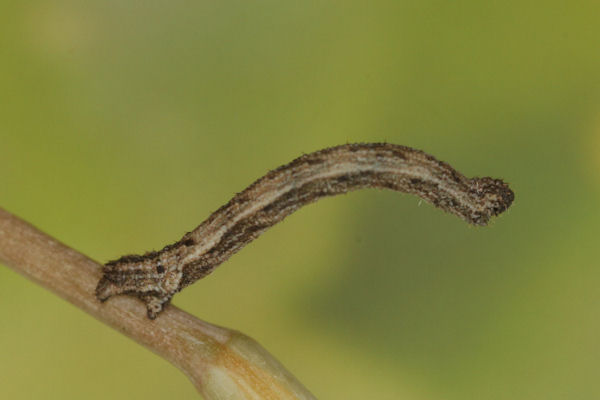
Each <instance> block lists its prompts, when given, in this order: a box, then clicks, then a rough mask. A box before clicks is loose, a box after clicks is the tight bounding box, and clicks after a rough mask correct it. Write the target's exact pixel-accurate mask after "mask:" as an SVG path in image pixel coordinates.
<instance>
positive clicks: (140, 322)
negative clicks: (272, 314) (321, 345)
mask: <svg viewBox="0 0 600 400" xmlns="http://www.w3.org/2000/svg"><path fill="white" fill-rule="evenodd" d="M0 262H2V263H3V264H5V265H7V266H9V267H11V268H12V269H14V270H15V271H17V272H19V273H20V274H22V275H24V276H25V277H27V278H29V279H31V280H33V281H34V282H36V283H38V284H39V285H41V286H43V287H45V288H46V289H49V290H51V291H52V292H54V293H55V294H57V295H58V296H60V297H62V298H64V299H65V300H67V301H69V302H70V303H72V304H74V305H75V306H77V307H79V308H81V309H82V310H84V311H86V312H87V313H88V314H91V315H92V316H93V317H95V318H97V319H98V320H100V321H102V322H104V323H106V324H107V325H110V326H111V327H113V328H114V329H116V330H118V331H119V332H121V333H123V334H125V335H127V336H129V337H130V338H132V339H133V340H135V341H136V342H138V343H140V344H142V345H144V346H146V347H147V348H148V349H150V350H152V351H153V352H155V353H157V354H158V355H160V356H161V357H163V358H165V359H166V360H168V361H169V362H171V363H172V364H173V365H175V366H176V367H178V368H179V369H180V370H182V371H183V372H184V373H185V374H186V375H187V376H188V377H189V378H190V380H191V381H192V383H193V384H194V385H195V387H196V389H197V390H198V391H199V392H200V393H201V394H202V395H203V396H204V398H205V399H206V400H212V399H223V398H227V399H232V400H233V399H255V400H259V399H273V400H275V399H290V400H292V399H306V400H308V399H315V397H314V396H313V395H312V394H311V393H310V392H308V390H307V389H305V388H304V387H303V386H302V384H300V383H299V382H298V381H297V380H296V379H295V378H294V377H293V376H292V375H291V374H290V373H289V372H288V371H286V370H285V368H284V367H283V366H282V365H281V364H280V363H279V362H278V361H276V360H275V359H274V358H273V357H272V356H271V355H270V354H269V353H268V352H267V351H266V350H264V349H263V348H262V347H261V346H260V345H259V344H258V343H256V342H255V341H254V340H252V339H251V338H249V337H247V336H245V335H243V334H242V333H239V332H237V331H233V330H229V329H226V328H222V327H218V326H214V325H211V324H209V323H207V322H204V321H201V320H199V319H197V318H195V317H193V316H192V315H190V314H188V313H186V312H184V311H182V310H180V309H178V308H177V307H174V306H171V307H167V308H166V309H165V311H164V312H163V314H162V315H161V318H158V319H156V320H155V321H150V320H149V319H148V318H146V314H145V313H144V311H143V310H144V305H143V303H141V302H140V301H138V300H136V299H134V298H132V297H128V296H121V297H117V298H115V299H114V300H113V301H110V302H107V303H105V304H101V303H100V302H99V301H98V299H97V298H96V297H95V295H94V290H95V288H96V284H97V283H98V280H99V279H100V277H101V268H102V266H101V265H100V264H98V263H97V262H95V261H93V260H91V259H90V258H88V257H86V256H85V255H83V254H81V253H79V252H77V251H75V250H73V249H71V248H69V247H67V246H65V245H64V244H62V243H60V242H58V241H57V240H56V239H53V238H52V237H50V236H48V235H46V234H45V233H43V232H41V231H39V230H38V229H36V228H35V227H33V226H32V225H30V224H29V223H27V222H25V221H23V220H21V219H20V218H18V217H16V216H14V215H12V214H10V213H8V212H7V211H5V210H3V209H2V208H0Z"/></svg>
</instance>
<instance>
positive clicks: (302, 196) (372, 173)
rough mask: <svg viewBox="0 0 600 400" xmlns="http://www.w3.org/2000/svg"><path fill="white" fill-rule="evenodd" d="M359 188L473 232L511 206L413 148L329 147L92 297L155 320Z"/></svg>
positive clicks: (266, 179) (501, 190) (107, 272)
mask: <svg viewBox="0 0 600 400" xmlns="http://www.w3.org/2000/svg"><path fill="white" fill-rule="evenodd" d="M363 188H379V189H391V190H396V191H399V192H405V193H411V194H414V195H417V196H419V197H421V198H422V199H424V200H426V201H428V202H429V203H431V204H433V205H434V206H436V207H438V208H441V209H442V210H444V211H447V212H449V213H452V214H455V215H457V216H458V217H460V218H462V219H463V220H465V221H467V222H468V223H470V224H473V225H486V224H487V223H488V222H489V220H490V218H491V217H493V216H496V215H498V214H500V213H502V212H503V211H505V210H506V209H507V208H508V207H509V206H510V205H511V204H512V202H513V200H514V193H513V192H512V191H511V190H510V188H509V187H508V185H507V184H506V183H504V182H503V181H501V180H499V179H493V178H489V177H485V178H470V179H469V178H466V177H465V176H464V175H462V174H461V173H460V172H458V171H456V170H455V169H453V168H452V167H451V166H450V165H448V164H447V163H445V162H442V161H438V160H437V159H435V158H434V157H432V156H430V155H428V154H426V153H424V152H422V151H420V150H415V149H412V148H410V147H405V146H399V145H393V144H388V143H359V144H346V145H341V146H336V147H331V148H327V149H323V150H320V151H317V152H314V153H310V154H305V155H303V156H301V157H298V158H297V159H295V160H294V161H292V162H290V163H289V164H286V165H283V166H281V167H279V168H277V169H274V170H272V171H270V172H269V173H267V174H266V175H265V176H263V177H262V178H260V179H258V180H257V181H255V182H254V183H253V184H252V185H250V186H249V187H248V188H246V189H245V190H244V191H242V192H240V193H238V194H237V195H235V196H234V197H233V198H232V199H231V200H230V201H229V202H228V203H227V204H225V205H224V206H223V207H221V208H219V209H218V210H217V211H215V212H214V213H212V214H211V215H210V216H209V217H208V219H207V220H206V221H204V222H203V223H202V224H200V226H198V227H197V228H196V229H194V230H193V231H191V232H189V233H187V234H186V235H185V236H184V237H183V238H182V239H181V240H179V241H178V242H176V243H173V244H171V245H168V246H166V247H165V248H163V249H162V250H160V251H152V252H148V253H146V254H144V255H126V256H123V257H121V258H119V259H118V260H114V261H110V262H108V263H106V265H105V266H104V268H103V273H104V275H103V277H102V279H101V280H100V282H99V283H98V286H97V288H96V296H97V297H98V299H100V300H101V301H105V300H107V299H108V298H109V297H111V296H114V295H118V294H129V295H132V296H136V297H138V298H140V299H141V300H142V301H144V302H145V303H146V306H147V309H148V317H149V318H150V319H154V318H156V316H157V315H158V314H159V313H160V312H161V311H162V309H163V307H164V306H165V305H166V304H168V303H169V301H170V300H171V298H172V297H173V295H174V294H175V293H177V292H179V291H180V290H181V289H183V288H185V287H186V286H188V285H190V284H192V283H194V282H195V281H197V280H198V279H201V278H203V277H205V276H206V275H208V274H210V273H211V272H212V271H213V270H214V269H215V268H216V267H217V266H218V265H220V264H221V263H223V262H224V261H225V260H227V259H228V258H229V257H231V256H232V255H233V254H235V253H236V252H237V251H239V250H240V249H241V248H242V247H244V246H245V245H246V244H248V243H250V242H251V241H252V240H254V239H256V238H257V237H258V236H260V235H261V234H262V233H263V232H264V231H266V230H267V229H268V228H270V227H271V226H273V225H275V224H276V223H278V222H279V221H281V220H283V219H284V218H285V217H286V216H288V215H290V214H291V213H293V212H294V211H296V210H297V209H299V208H300V207H302V206H304V205H306V204H309V203H312V202H315V201H317V200H319V199H320V198H322V197H326V196H334V195H337V194H342V193H347V192H350V191H353V190H358V189H363Z"/></svg>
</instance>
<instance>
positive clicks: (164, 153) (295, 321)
mask: <svg viewBox="0 0 600 400" xmlns="http://www.w3.org/2000/svg"><path fill="white" fill-rule="evenodd" d="M599 22H600V3H598V2H597V1H595V0H588V1H572V2H565V1H546V2H540V1H532V0H525V1H523V0H519V1H504V2H495V1H494V2H488V1H483V2H482V1H475V0H471V1H442V0H437V1H372V2H358V1H345V2H318V1H307V2H302V1H284V2H282V1H253V2H250V1H210V2H209V1H199V2H194V1H182V0H176V1H170V2H161V1H139V0H138V1H131V0H118V1H116V0H104V1H86V2H80V1H65V0H53V1H27V2H23V1H8V0H3V1H2V2H1V3H0V200H1V202H0V206H1V207H4V208H5V209H7V210H8V211H10V212H12V213H15V214H17V215H19V216H21V217H23V218H25V219H26V220H28V221H30V222H32V223H33V224H35V225H36V226H38V227H39V228H41V229H42V230H44V231H46V232H48V233H50V234H51V235H53V236H55V237H57V238H58V239H60V240H61V241H63V242H65V243H67V244H69V245H70V246H72V247H74V248H76V249H78V250H80V251H82V252H83V253H85V254H87V255H89V256H91V257H92V258H94V259H96V260H98V261H101V262H104V261H106V260H108V259H113V258H115V257H118V256H120V255H122V254H124V253H130V252H143V251H146V250H151V249H159V248H161V247H162V246H163V245H165V244H167V243H170V242H172V241H174V240H176V239H179V238H180V237H181V235H182V234H183V233H184V232H186V231H188V230H190V229H192V228H194V227H195V226H196V225H197V224H198V223H199V222H201V221H202V220H203V219H204V218H205V217H207V216H208V215H209V213H210V212H212V211H213V210H215V209H216V208H218V207H219V206H220V205H221V204H223V203H225V202H226V201H227V200H228V199H229V198H230V197H231V196H232V195H233V194H234V193H235V192H237V191H240V190H242V189H243V188H244V187H245V186H246V185H248V184H249V183H251V182H252V181H253V180H254V179H256V178H258V177H259V176H261V175H262V174H263V173H265V172H266V171H267V170H269V169H271V168H274V167H276V166H278V165H280V164H283V163H285V162H288V161H290V160H291V159H292V158H294V157H296V156H298V155H300V154H302V153H303V152H310V151H314V150H317V149H320V148H323V147H327V146H331V145H336V144H342V143H346V142H358V141H388V142H392V143H398V144H404V145H408V146H412V147H416V148H419V149H423V150H425V151H428V152H430V153H432V154H434V155H435V156H436V157H438V158H440V159H442V160H445V161H448V162H450V163H451V164H452V165H453V166H455V167H457V168H458V169H460V170H461V171H462V172H464V173H465V174H466V175H469V176H473V175H491V176H494V177H500V178H503V179H505V180H507V181H508V182H510V184H511V186H512V188H513V189H514V190H515V192H516V201H515V203H514V205H513V207H512V208H511V209H510V210H509V211H508V212H507V213H506V215H503V216H502V217H500V218H499V219H498V220H497V221H495V222H494V223H493V224H492V226H491V227H488V228H480V229H476V228H472V227H470V226H467V224H465V223H464V222H462V221H460V220H459V219H457V218H455V217H453V216H450V215H447V214H444V213H442V212H441V211H439V210H436V209H434V208H433V207H431V206H429V205H427V204H423V205H421V206H420V207H419V205H420V202H419V200H418V199H417V198H414V197H411V196H407V195H401V194H398V193H390V192H377V191H363V192H357V193H353V194H350V195H348V196H342V197H338V198H333V199H326V200H323V201H321V202H319V203H318V204H317V205H312V206H309V207H307V208H305V209H302V210H300V211H299V212H298V213H296V214H294V215H293V216H291V217H290V218H288V219H287V220H286V221H285V222H284V223H282V224H280V225H278V226H276V227H275V228H273V229H272V230H270V231H269V232H267V233H266V234H265V235H264V236H263V237H262V238H261V239H260V240H258V241H256V242H254V243H252V244H251V245H249V246H248V247H247V248H245V249H244V250H243V251H242V252H240V253H239V254H238V255H236V256H234V257H233V258H232V259H231V260H229V261H228V262H227V263H226V264H225V265H223V266H222V267H220V268H219V269H218V270H217V271H216V272H215V273H214V274H213V275H211V276H210V277H209V278H207V279H205V280H203V281H200V282H198V283H197V284H195V285H194V286H192V287H190V288H189V289H187V290H185V291H184V292H182V293H181V294H179V295H177V296H176V297H175V300H174V303H175V304H176V305H177V306H179V307H181V308H183V309H185V310H187V311H189V312H191V313H193V314H195V315H197V316H199V317H200V318H202V319H205V320H207V321H210V322H213V323H216V324H220V325H224V326H227V327H231V328H235V329H238V330H241V331H242V332H244V333H246V334H248V335H250V336H252V337H254V338H255V339H257V340H258V341H259V342H260V343H262V344H263V345H264V346H265V347H266V348H267V349H269V351H271V352H272V353H273V354H274V355H275V356H276V357H277V358H278V359H280V360H281V361H282V362H283V364H284V365H286V366H287V367H288V368H289V369H290V370H291V371H292V372H293V373H294V374H295V375H296V376H297V377H298V378H299V379H300V380H301V381H302V382H303V383H304V384H305V385H306V386H307V387H308V388H309V389H310V390H311V391H312V392H313V393H314V394H315V395H316V396H317V397H318V398H320V399H323V400H324V399H411V400H412V399H419V400H441V399H444V400H454V399H456V400H458V399H461V400H462V399H503V400H504V399H511V400H514V399H528V400H531V399H592V398H600V379H599V378H600V370H599V367H598V359H599V357H600V345H599V344H598V340H599V338H600V318H599V314H600V294H599V291H598V286H599V285H600V271H599V268H598V264H599V262H598V251H599V249H598V247H599V246H598V238H599V233H600V232H599V231H600V230H599V228H598V227H599V225H600V215H599V212H598V202H599V200H600V23H599ZM0 315H1V316H2V319H1V321H0V398H2V399H38V398H44V399H76V398H86V399H106V398H111V399H147V400H148V399H163V398H177V399H181V398H195V397H197V395H196V392H195V391H194V389H193V387H192V385H191V384H189V383H188V381H187V379H186V377H185V376H184V375H183V374H181V373H180V372H179V371H177V370H176V369H175V368H174V367H172V366H171V365H169V364H168V363H166V362H165V361H163V360H162V359H160V358H158V357H156V356H155V355H153V354H151V353H150V352H148V351H147V350H145V349H143V348H142V347H140V346H138V345H137V344H135V343H133V342H132V341H130V340H129V339H127V338H125V337H124V336H122V335H120V334H119V333H117V332H115V331H113V330H111V329H109V328H107V327H106V326H104V325H102V324H100V323H99V322H97V321H95V320H94V319H92V318H91V317H89V316H88V315H86V314H84V313H83V312H81V311H79V310H78V309H76V308H75V307H73V306H71V305H70V304H68V303H66V302H65V301H63V300H61V299H59V298H57V297H56V296H54V295H52V294H50V293H49V292H47V291H46V290H44V289H41V288H40V287H38V286H36V285H34V284H33V283H30V282H29V281H26V280H25V279H23V278H22V277H21V276H19V275H17V274H16V273H14V272H13V271H11V270H9V269H7V268H5V267H1V268H0Z"/></svg>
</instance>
